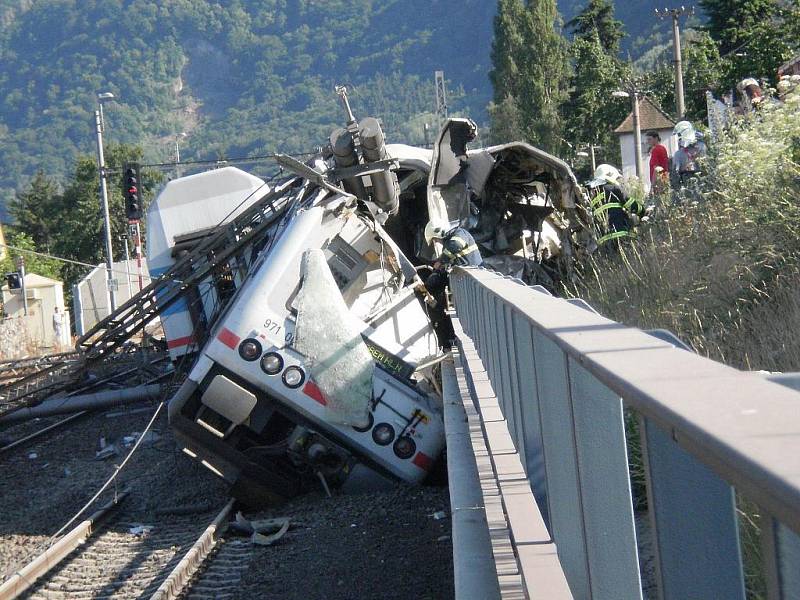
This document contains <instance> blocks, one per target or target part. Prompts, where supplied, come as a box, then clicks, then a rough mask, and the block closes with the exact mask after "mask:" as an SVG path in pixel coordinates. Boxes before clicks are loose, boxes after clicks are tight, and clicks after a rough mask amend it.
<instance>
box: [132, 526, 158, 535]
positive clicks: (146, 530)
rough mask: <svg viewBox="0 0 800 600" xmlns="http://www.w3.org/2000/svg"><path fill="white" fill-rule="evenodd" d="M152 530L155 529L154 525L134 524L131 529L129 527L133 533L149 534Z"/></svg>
mask: <svg viewBox="0 0 800 600" xmlns="http://www.w3.org/2000/svg"><path fill="white" fill-rule="evenodd" d="M151 531H153V526H152V525H134V526H133V527H131V528H130V529H128V533H130V534H131V535H147V534H149V533H150V532H151Z"/></svg>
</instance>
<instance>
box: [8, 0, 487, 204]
mask: <svg viewBox="0 0 800 600" xmlns="http://www.w3.org/2000/svg"><path fill="white" fill-rule="evenodd" d="M221 4H223V3H216V2H211V1H208V0H158V1H156V0H132V1H131V0H125V1H121V0H82V1H77V0H37V1H31V0H21V1H16V2H12V1H10V0H5V1H2V2H0V60H2V65H3V69H2V71H1V72H0V99H2V103H1V104H0V164H2V165H3V169H2V172H0V192H2V199H3V200H8V198H9V197H10V196H11V195H13V193H14V189H18V188H19V187H21V186H22V185H24V184H25V183H26V182H27V181H28V180H29V178H30V177H31V176H32V175H33V174H34V173H35V172H36V171H37V170H39V169H43V170H44V171H45V173H47V174H50V175H55V176H59V178H60V177H61V176H63V175H65V174H67V173H68V172H69V171H70V169H71V167H72V165H73V164H74V158H75V156H76V155H77V154H79V153H89V152H92V151H93V149H94V145H93V144H94V137H93V136H94V129H93V117H92V112H93V110H94V109H95V108H96V105H95V94H96V93H97V92H100V91H110V92H113V93H114V94H115V96H116V97H117V100H116V101H115V102H114V103H112V104H109V105H107V110H106V121H107V125H108V132H107V138H108V141H109V142H125V143H133V144H138V145H141V146H142V147H143V148H144V151H145V160H164V159H167V157H168V156H169V154H170V152H171V151H172V149H173V148H174V135H175V134H176V133H179V132H184V131H185V132H187V133H188V137H187V138H185V139H184V140H183V141H182V142H181V157H182V159H192V158H198V159H199V158H218V157H224V156H240V155H243V154H251V153H264V152H270V151H274V150H282V151H290V152H291V151H303V150H307V149H309V148H310V147H312V146H314V145H317V144H320V143H322V141H323V140H324V139H325V138H326V137H327V136H328V134H329V133H330V130H331V128H332V126H333V125H334V124H336V123H339V122H340V121H341V120H342V114H341V109H340V108H339V106H338V105H337V100H336V97H335V95H334V93H333V86H334V85H335V84H337V83H342V84H346V85H348V86H350V88H351V100H352V103H353V108H354V110H355V111H356V112H357V114H358V115H360V116H363V115H366V114H367V113H372V114H375V115H377V116H380V117H382V118H383V119H384V122H385V125H386V128H387V133H388V135H389V136H390V138H391V139H392V140H396V141H401V140H402V141H413V142H420V141H422V138H423V129H422V125H423V123H424V122H425V121H431V115H430V113H431V112H432V111H433V107H434V103H435V99H434V87H433V72H434V71H435V70H436V69H443V70H444V71H445V73H446V76H447V78H448V84H449V86H450V88H451V91H452V93H451V102H450V107H451V110H456V111H462V112H465V113H470V114H473V115H478V116H480V114H481V113H482V112H483V111H484V109H485V106H486V104H487V102H488V100H489V98H490V95H491V90H490V85H489V81H488V77H487V73H488V71H489V47H490V45H491V31H492V17H493V15H494V12H495V3H494V2H493V1H490V0H460V1H456V0H231V1H227V2H224V7H223V6H221Z"/></svg>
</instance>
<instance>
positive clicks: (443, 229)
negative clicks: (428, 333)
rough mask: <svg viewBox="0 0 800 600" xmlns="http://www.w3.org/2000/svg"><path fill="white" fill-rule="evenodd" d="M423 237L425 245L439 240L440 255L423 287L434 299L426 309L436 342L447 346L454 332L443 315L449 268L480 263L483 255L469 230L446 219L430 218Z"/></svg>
mask: <svg viewBox="0 0 800 600" xmlns="http://www.w3.org/2000/svg"><path fill="white" fill-rule="evenodd" d="M425 240H426V241H427V242H428V243H429V244H433V243H434V242H440V243H441V244H442V248H443V249H442V254H441V256H439V258H438V259H437V260H436V261H435V262H434V263H433V273H431V274H430V275H429V276H428V278H427V279H426V280H425V287H426V288H427V290H428V292H429V293H430V295H431V296H433V299H434V301H435V302H434V303H433V305H432V306H431V307H430V311H429V316H430V319H431V323H432V324H433V328H434V330H435V331H436V336H437V337H438V338H439V345H440V346H442V347H443V348H445V349H447V348H450V344H451V340H452V339H453V337H454V335H455V334H454V332H453V325H452V323H451V322H450V318H449V317H448V316H447V314H446V309H447V293H446V290H447V283H448V275H449V272H450V269H451V268H452V267H455V266H464V267H470V266H471V267H478V266H480V265H481V264H483V258H482V257H481V253H480V250H478V245H477V244H476V243H475V239H474V238H473V237H472V235H471V234H470V232H469V231H467V230H466V229H464V228H463V227H458V226H456V227H453V226H451V224H450V223H448V222H447V221H440V220H432V221H430V222H429V223H428V224H427V225H426V226H425Z"/></svg>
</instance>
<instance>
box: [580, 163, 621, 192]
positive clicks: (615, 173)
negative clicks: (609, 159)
mask: <svg viewBox="0 0 800 600" xmlns="http://www.w3.org/2000/svg"><path fill="white" fill-rule="evenodd" d="M620 181H622V173H620V172H619V169H617V167H615V166H613V165H597V168H596V169H595V170H594V177H593V179H592V180H591V181H590V182H589V183H588V184H587V185H588V186H589V187H597V186H599V185H603V184H604V183H613V184H618V183H619V182H620Z"/></svg>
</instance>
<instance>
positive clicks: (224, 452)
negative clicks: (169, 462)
mask: <svg viewBox="0 0 800 600" xmlns="http://www.w3.org/2000/svg"><path fill="white" fill-rule="evenodd" d="M471 127H472V125H471V123H470V122H469V121H467V120H461V119H454V120H451V121H449V122H448V123H447V125H446V126H445V127H444V128H443V130H442V132H441V134H440V136H439V140H438V143H437V146H436V148H435V149H434V151H433V152H431V151H428V150H424V149H420V148H413V147H409V146H399V145H398V146H385V145H384V143H383V135H382V133H381V132H380V128H379V126H378V125H377V122H375V120H374V119H365V120H364V121H362V122H361V127H360V128H358V125H354V124H353V123H351V127H349V128H348V129H343V130H338V131H336V132H334V135H333V136H332V139H331V144H330V147H329V150H328V153H326V154H323V155H321V156H319V157H317V158H315V159H314V160H312V161H309V162H308V163H306V164H305V165H302V164H300V163H294V162H293V161H291V160H290V159H288V158H287V159H284V160H283V161H282V164H283V165H284V166H286V167H288V168H289V169H291V170H293V171H294V172H295V174H297V175H298V176H297V177H295V178H294V179H291V180H288V181H286V182H284V183H282V184H280V185H279V186H277V187H276V188H275V189H272V190H270V191H269V193H270V194H271V195H272V197H276V196H278V197H281V198H284V200H286V202H287V205H288V208H287V209H286V212H285V215H284V217H283V219H282V220H281V221H280V222H279V223H276V224H274V226H272V227H271V228H270V230H269V231H268V232H267V234H266V235H265V236H264V239H263V242H262V243H259V244H256V245H254V247H253V251H252V252H251V253H250V255H249V256H250V258H249V260H244V261H241V260H240V261H239V263H238V264H236V265H231V266H230V272H231V273H236V274H238V275H235V276H234V275H231V276H228V277H226V278H225V294H226V295H227V296H229V297H230V299H229V300H228V301H227V302H226V303H225V304H224V306H222V305H221V304H220V303H216V304H215V305H214V307H213V310H212V308H210V307H209V306H208V302H205V303H204V302H202V301H201V302H199V303H198V306H200V311H199V312H200V313H202V314H201V315H200V316H199V317H198V315H197V314H196V313H197V312H198V311H197V309H195V311H194V313H195V314H190V311H189V310H188V308H187V309H186V314H184V315H181V314H180V311H181V310H182V309H181V308H180V307H179V308H178V309H177V310H176V309H173V313H172V315H171V317H172V319H173V325H172V327H173V328H175V327H177V326H180V327H181V328H182V329H181V331H179V332H178V334H180V336H179V337H180V338H181V339H189V338H191V339H193V340H194V339H196V337H197V336H196V335H195V334H189V335H187V332H186V327H187V323H195V324H196V322H197V320H198V318H200V319H201V320H204V323H203V326H204V327H206V328H207V332H208V333H207V336H206V341H205V343H204V344H203V345H202V349H201V350H200V352H199V355H198V358H197V359H196V361H195V363H194V366H193V367H192V369H191V371H190V372H189V375H188V378H187V380H186V382H185V383H184V384H183V386H182V387H181V388H180V390H179V391H178V392H177V393H176V395H175V396H174V397H173V398H172V400H171V401H170V404H169V415H170V422H171V424H172V426H173V427H174V429H175V432H176V435H177V437H178V439H179V441H180V443H181V444H182V445H183V447H184V451H185V452H186V453H187V454H189V455H190V456H192V457H194V458H196V459H197V460H199V461H201V462H202V463H203V464H204V465H206V466H207V467H208V468H209V469H211V470H212V471H214V472H215V473H217V474H218V475H220V476H221V477H223V478H224V479H226V480H227V481H229V482H230V483H231V484H233V493H234V494H236V495H237V496H239V497H240V498H243V499H246V500H248V499H249V500H251V501H252V502H253V503H258V502H260V501H262V500H264V499H273V498H276V497H288V496H292V495H294V494H296V493H299V492H300V491H302V490H304V489H307V488H308V487H309V486H324V487H328V486H334V485H345V486H348V485H352V486H356V485H360V484H363V483H364V482H365V481H368V482H370V483H374V482H375V481H376V480H382V479H389V480H403V481H407V482H420V481H422V480H423V479H424V478H425V477H426V476H427V475H428V474H429V473H430V472H431V470H432V469H433V467H434V465H435V464H436V462H437V460H439V458H440V455H441V453H442V450H443V448H444V426H443V421H442V406H441V396H440V394H439V393H438V391H437V390H438V382H437V379H436V368H435V366H436V364H437V363H438V361H439V360H441V358H442V353H441V350H440V349H439V346H438V343H437V340H436V337H435V334H434V332H433V329H432V326H431V323H430V319H429V317H428V308H427V305H426V301H425V292H424V288H422V287H421V280H420V278H419V277H418V276H417V272H416V270H417V269H419V268H420V266H421V265H425V264H428V263H429V262H430V261H431V259H432V258H434V256H435V254H436V249H435V248H430V247H428V246H427V245H426V243H425V241H424V237H423V235H422V232H423V229H424V226H425V224H426V222H427V221H428V219H429V218H445V219H447V220H449V221H451V222H453V223H454V224H455V223H460V224H461V225H462V226H467V227H469V228H471V229H472V230H473V232H474V233H475V237H476V239H477V240H478V241H479V242H480V244H481V247H482V249H483V252H484V254H487V255H488V254H495V255H498V256H504V257H507V258H504V259H503V260H502V261H500V262H501V263H502V262H505V263H509V261H510V262H514V261H522V263H523V264H527V263H534V264H536V265H541V263H542V262H543V261H545V260H546V261H558V260H561V259H563V257H564V256H568V257H569V256H572V255H573V254H574V253H575V252H577V251H580V248H581V247H582V245H583V244H584V238H583V236H585V235H587V234H588V229H587V228H586V227H585V221H584V220H583V219H582V218H581V214H580V208H581V195H580V191H579V188H578V186H577V183H576V182H575V178H574V176H573V175H572V173H571V171H570V170H569V168H568V166H567V165H566V164H565V163H563V162H562V161H560V160H558V159H556V158H554V157H552V156H550V155H547V154H545V153H543V152H541V151H539V150H536V149H534V148H531V147H530V146H527V145H525V144H509V145H505V146H499V147H495V148H489V149H486V150H476V151H467V149H466V144H467V142H468V141H469V139H470V129H471ZM356 132H358V134H357V135H356ZM223 171H229V170H223ZM228 176H230V172H228V173H227V174H226V173H224V172H214V171H212V172H209V173H204V174H201V175H196V176H193V177H203V178H206V179H209V180H210V179H214V178H217V179H220V178H223V177H228ZM237 177H238V179H239V180H240V183H241V184H242V185H243V186H244V187H246V188H247V189H248V190H252V189H253V188H254V187H255V189H258V186H257V185H256V183H257V182H253V181H245V178H242V177H240V176H238V175H237ZM187 179H188V178H187ZM174 183H175V182H172V184H170V185H173V184H174ZM201 187H202V186H201ZM215 187H217V188H218V187H219V182H217V185H216V186H215V185H211V188H215ZM222 187H224V185H223V186H222ZM167 189H169V186H168V188H167ZM175 189H177V188H176V186H175V185H173V188H172V192H171V193H172V196H173V197H174V195H175ZM198 189H199V188H198ZM204 189H205V188H204ZM166 192H167V190H165V193H166ZM252 193H253V192H252V191H250V194H251V195H252ZM217 196H218V197H219V196H221V194H217ZM259 197H260V196H259ZM160 200H161V199H159V201H160ZM195 201H196V202H203V201H204V200H203V199H202V194H201V193H198V194H196V195H195ZM205 201H207V198H206V199H205ZM163 204H164V205H166V204H168V203H167V202H166V201H165V202H163ZM169 204H170V205H171V206H174V205H176V204H181V203H180V202H178V203H176V202H174V201H172V202H171V203H169ZM181 205H182V206H184V210H192V202H187V203H184V204H181ZM158 206H159V202H156V203H155V204H154V208H153V209H152V210H153V211H158V210H159V208H158ZM230 208H231V209H233V208H234V206H231V207H230ZM223 212H224V211H223ZM545 220H546V221H547V222H548V223H549V227H550V229H551V230H552V231H553V232H554V235H553V236H552V237H554V238H555V240H550V241H546V240H544V236H543V235H542V234H540V233H538V232H540V231H541V230H542V222H543V221H545ZM208 225H209V224H205V225H204V227H205V228H207V227H208ZM168 229H169V228H168V227H164V228H162V229H161V231H162V233H161V234H159V235H161V236H162V237H163V238H164V239H161V240H160V242H157V243H154V244H153V247H159V248H161V251H162V253H163V252H164V248H170V247H175V246H176V239H175V236H172V237H170V235H169V233H168ZM203 230H204V228H203V227H200V226H199V225H198V231H203ZM529 232H532V234H531V235H530V236H529V237H528V236H527V235H526V234H527V233H529ZM181 235H182V236H183V238H186V236H187V235H188V234H187V232H185V231H184V232H182V233H181ZM588 235H590V234H588ZM242 262H244V264H242ZM553 264H555V263H553ZM242 274H244V275H242ZM216 285H217V282H216V281H215V280H213V279H210V280H209V281H208V282H207V285H206V288H207V289H206V292H204V293H203V294H202V297H203V298H206V297H208V296H215V297H222V294H221V293H215V291H214V289H215V286H216ZM231 287H234V288H235V291H233V292H231ZM170 327H171V325H170V320H165V321H164V328H165V331H166V334H167V337H168V339H170V336H173V337H175V336H177V335H178V334H172V333H171V332H170ZM176 339H177V338H176ZM174 349H177V347H175V348H174ZM189 350H191V346H187V347H186V350H185V351H189Z"/></svg>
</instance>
